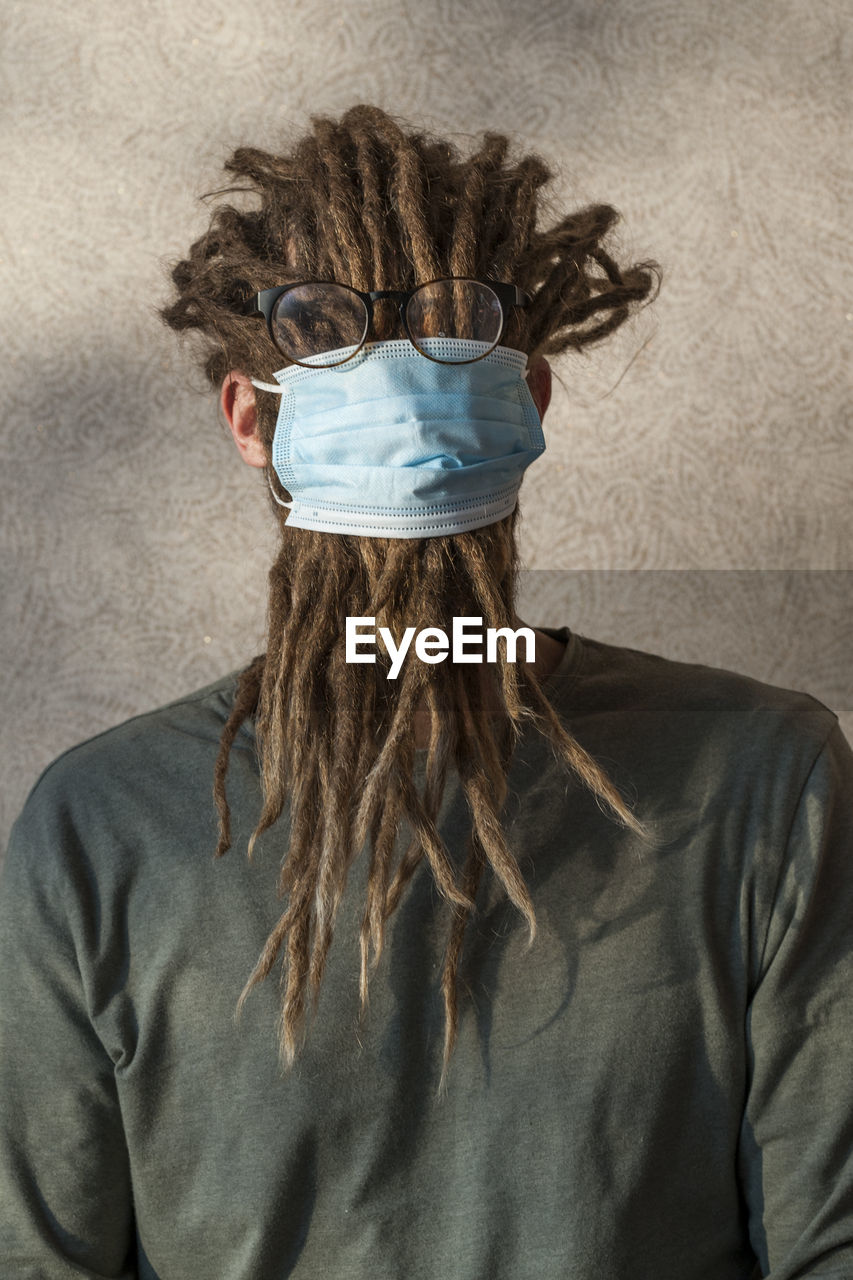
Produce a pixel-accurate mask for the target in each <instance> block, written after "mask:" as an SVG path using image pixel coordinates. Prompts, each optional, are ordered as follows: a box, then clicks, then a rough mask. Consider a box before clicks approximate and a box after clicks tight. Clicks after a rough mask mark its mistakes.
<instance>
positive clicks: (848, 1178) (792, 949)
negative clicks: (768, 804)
mask: <svg viewBox="0 0 853 1280" xmlns="http://www.w3.org/2000/svg"><path fill="white" fill-rule="evenodd" d="M746 1039H747V1052H748V1067H749V1089H748V1095H747V1100H746V1108H745V1113H744V1122H743V1127H742V1131H741V1142H740V1175H741V1179H742V1183H743V1187H744V1192H745V1196H746V1200H747V1204H748V1208H749V1231H750V1238H751V1241H752V1246H753V1249H754V1250H755V1253H756V1256H757V1257H758V1259H759V1261H760V1263H761V1267H762V1273H763V1275H764V1276H767V1277H771V1278H772V1280H805V1277H812V1276H814V1277H818V1276H819V1277H825V1278H827V1280H828V1278H829V1277H838V1278H839V1280H840V1278H841V1277H845V1278H847V1280H849V1277H850V1276H852V1275H853V753H851V750H850V746H849V745H848V743H847V741H846V740H845V738H844V736H843V734H842V733H841V730H840V729H839V727H838V725H837V724H836V725H835V727H834V728H833V729H832V731H831V732H830V735H829V737H828V739H827V740H826V743H825V744H824V746H823V749H822V750H821V752H820V754H819V755H818V757H817V759H816V761H815V763H814V765H813V766H812V768H811V771H810V773H809V776H808V778H807V780H806V782H805V785H804V786H803V789H802V791H801V793H800V795H799V798H798V799H797V802H796V809H795V812H794V815H793V821H792V822H791V826H790V831H789V835H788V840H787V846H786V850H785V858H784V861H783V864H782V868H781V871H780V873H779V882H778V885H777V888H776V893H775V898H774V902H773V907H772V911H771V912H770V915H769V920H768V925H767V930H766V934H765V940H764V947H763V956H762V959H761V964H760V972H759V978H758V981H757V984H756V986H755V989H754V992H753V997H752V1000H751V1003H750V1007H749V1011H748V1014H747V1025H746Z"/></svg>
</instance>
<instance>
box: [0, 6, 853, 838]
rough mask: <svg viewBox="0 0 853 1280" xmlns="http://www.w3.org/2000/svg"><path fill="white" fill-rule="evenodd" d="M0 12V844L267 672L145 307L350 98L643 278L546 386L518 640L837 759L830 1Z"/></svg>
mask: <svg viewBox="0 0 853 1280" xmlns="http://www.w3.org/2000/svg"><path fill="white" fill-rule="evenodd" d="M0 23H2V40H0V48H2V61H3V74H4V85H5V87H4V93H3V102H4V106H3V108H2V110H3V128H2V132H1V133H0V158H2V175H3V180H2V184H0V186H2V188H3V193H2V202H3V213H2V240H1V241H0V273H2V297H3V300H4V306H3V311H2V314H3V323H2V334H3V357H2V360H0V378H2V382H3V388H2V401H0V403H2V405H3V409H4V428H3V435H2V474H0V500H2V538H3V545H2V560H1V561H0V571H1V572H2V584H0V585H1V586H2V646H3V715H2V718H0V733H2V744H1V745H0V750H2V761H3V787H2V809H0V835H3V836H5V832H6V830H7V829H8V826H9V824H10V822H11V820H12V819H13V817H14V815H15V814H16V813H17V811H18V810H19V808H20V805H21V803H22V802H23V799H24V797H25V795H26V792H27V791H28V790H29V788H30V786H31V785H32V784H33V782H34V781H35V779H36V777H37V775H38V773H39V772H40V770H41V769H42V768H43V767H44V766H45V765H46V764H47V763H48V761H49V760H51V759H52V758H53V757H54V756H55V755H57V754H58V753H59V752H60V751H62V750H64V749H65V748H67V747H68V746H70V745H72V744H73V743H75V742H77V741H80V740H81V739H83V738H86V737H89V736H91V735H93V734H95V733H98V732H100V731H101V730H103V729H105V728H108V727H109V726H111V725H113V724H115V723H117V722H119V721H120V720H122V719H124V718H126V717H128V716H131V715H134V714H135V713H137V712H140V711H143V710H145V709H148V708H151V707H154V706H156V705H159V704H161V703H163V702H166V701H168V700H170V699H172V698H175V697H177V696H179V695H180V694H181V693H183V692H186V691H188V690H191V689H192V688H194V687H198V686H201V685H203V684H206V683H208V682H209V681H212V680H214V679H216V678H217V677H218V676H219V675H220V674H223V673H224V672H225V671H228V670H230V669H232V668H234V667H236V666H238V665H239V664H241V663H243V662H244V661H246V660H247V659H248V658H249V657H251V656H252V655H253V654H254V653H256V652H258V651H259V650H260V649H261V648H262V647H263V639H262V637H263V615H264V596H265V577H266V570H267V566H268V564H269V561H270V558H271V554H272V548H273V543H272V539H271V532H270V521H269V517H268V514H267V507H266V499H265V492H264V488H263V481H262V480H260V479H259V477H258V476H257V474H256V473H250V472H249V470H248V469H247V468H244V467H243V466H242V464H241V463H240V461H239V459H238V457H237V454H236V451H235V450H234V448H233V445H232V444H231V442H230V438H228V437H226V434H225V432H224V430H223V428H222V427H220V426H219V424H218V422H217V414H216V406H215V401H214V399H213V397H211V396H210V395H209V394H208V393H207V392H206V391H205V390H204V388H203V386H202V384H201V382H200V380H199V379H198V377H197V376H196V375H194V374H192V373H191V371H190V369H189V365H188V364H187V363H185V362H183V360H182V357H181V356H180V354H179V352H177V351H176V350H175V347H174V340H173V337H172V335H171V334H170V333H169V332H168V331H167V330H165V329H163V328H162V327H161V325H160V323H159V321H158V320H157V318H156V315H155V314H154V307H155V306H156V305H157V304H158V303H159V302H160V301H161V300H162V299H163V298H164V296H165V293H166V289H165V283H164V281H165V277H164V264H165V263H166V262H168V260H169V259H171V258H173V257H175V256H177V255H179V254H181V253H182V252H183V251H184V250H185V249H186V247H187V246H188V245H189V243H190V240H191V238H192V237H193V236H194V235H196V234H198V233H199V231H200V229H201V227H202V225H203V223H204V221H205V214H204V211H203V209H202V207H201V206H198V205H197V204H196V203H195V197H196V196H197V194H199V193H200V192H203V191H205V190H211V189H212V188H214V187H216V186H217V185H218V184H219V175H220V163H221V161H222V159H224V157H225V156H226V155H227V153H228V151H229V150H230V149H231V148H232V147H233V146H235V145H237V144H239V143H241V142H253V143H258V144H260V145H266V146H272V147H274V146H275V145H276V144H277V142H278V141H280V139H281V137H282V134H283V132H284V131H289V130H290V129H291V128H302V127H304V126H305V125H306V124H307V120H308V116H309V115H310V114H311V113H314V112H328V113H331V114H335V113H339V112H341V111H343V110H344V109H345V108H346V107H347V106H349V105H351V104H352V103H353V102H356V101H372V102H376V103H378V104H379V105H380V106H382V107H384V108H386V109H387V110H390V111H392V112H395V113H397V114H400V115H403V116H405V117H407V118H408V119H410V120H412V121H413V122H422V123H424V124H426V125H427V126H429V127H431V128H434V129H436V130H439V131H442V132H445V133H449V134H451V135H453V136H454V137H456V139H457V140H458V141H460V142H461V143H463V144H464V143H465V142H466V138H465V136H464V135H468V134H474V135H476V134H479V132H480V131H482V130H483V129H499V130H503V131H506V132H509V133H511V134H512V135H513V136H514V137H515V138H516V139H517V142H518V144H519V146H521V147H524V148H529V149H535V150H537V151H539V152H540V153H541V154H543V155H545V156H546V157H548V158H549V159H550V160H551V161H552V162H553V163H554V166H555V169H556V170H557V172H558V177H557V181H556V183H555V191H556V192H557V194H558V195H560V196H561V197H562V198H564V199H565V202H566V203H567V205H574V204H577V203H580V202H582V201H585V200H592V199H602V200H606V201H609V202H611V203H613V204H615V205H616V206H617V207H618V208H620V209H621V210H622V212H623V215H624V223H623V226H622V230H621V247H622V250H623V251H624V252H625V253H626V254H629V255H630V254H633V255H636V256H638V257H640V256H653V257H656V258H657V259H658V260H659V261H660V262H661V264H662V265H663V267H664V271H665V279H664V286H663V290H662V293H661V296H660V299H659V301H658V302H657V303H656V304H655V307H654V309H653V311H647V312H645V313H644V314H643V316H642V318H641V320H640V321H639V322H638V324H637V325H636V326H635V327H634V328H633V330H632V331H631V332H630V333H625V334H623V335H621V336H620V337H619V338H618V340H617V341H616V342H615V343H614V344H613V345H612V346H610V347H608V348H606V349H603V350H602V351H601V352H599V353H597V354H595V355H594V356H591V357H588V358H585V359H564V358H561V359H560V360H558V361H556V362H555V372H556V373H558V374H559V376H560V379H561V383H562V385H555V394H554V399H553V402H552V405H551V407H550V409H549V411H548V414H547V417H546V419H545V431H546V437H547V440H548V449H547V452H546V454H545V455H544V457H543V459H542V460H541V461H539V462H537V464H536V466H535V467H533V468H532V469H531V470H530V471H529V472H528V473H527V478H526V480H525V484H524V487H523V490H522V507H523V511H524V520H523V526H522V529H523V531H522V550H523V554H524V558H525V561H526V564H527V565H528V567H529V569H530V571H531V572H530V574H529V576H528V579H527V581H526V584H525V591H526V592H527V595H526V597H525V598H526V600H527V601H528V604H529V607H527V606H526V613H525V616H526V617H527V619H528V620H529V621H531V622H533V623H537V624H545V625H548V624H551V625H562V624H564V623H568V624H569V625H571V626H572V627H573V628H574V629H575V630H577V631H580V632H581V633H582V634H587V635H595V636H597V637H598V638H600V639H605V640H610V641H613V642H616V643H622V644H629V645H632V646H633V647H635V648H646V649H651V650H653V651H656V652H658V653H663V654H666V655H668V656H672V657H677V658H682V659H686V660H689V661H697V662H707V663H710V664H711V665H724V666H729V667H735V668H737V669H740V670H744V671H748V672H749V673H750V674H752V675H756V676H758V677H759V678H761V679H766V680H769V681H771V682H773V683H778V684H785V685H788V686H789V687H796V688H803V689H806V690H808V691H809V692H812V693H814V694H815V696H817V697H820V698H821V699H822V700H823V701H826V702H827V703H828V704H829V705H830V706H832V707H833V709H834V710H836V711H838V712H839V713H840V714H841V716H842V721H843V722H844V723H845V727H846V729H847V732H848V735H849V734H850V732H851V728H853V678H852V677H851V653H853V502H851V492H853V488H852V487H851V482H852V481H853V440H851V408H850V404H851V397H850V369H851V358H850V357H851V345H853V344H851V338H852V337H853V289H851V275H853V272H851V257H853V255H851V201H850V195H851V186H853V183H851V171H850V166H849V160H850V156H851V128H850V116H851V111H850V108H851V84H853V68H852V67H851V62H853V57H852V56H851V53H853V48H852V47H851V46H853V36H851V25H850V21H849V9H848V7H847V5H846V4H845V3H844V0H755V2H751V3H744V0H718V2H715V3H713V4H709V3H708V2H707V0H701V3H700V2H699V0H642V3H641V2H640V0H578V2H569V0H561V2H556V3H555V2H554V0H513V2H512V3H508V2H506V0H464V2H463V0H436V2H435V3H419V4H415V3H413V2H412V3H404V2H403V0H388V2H383V0H367V2H361V3H359V2H355V3H346V4H344V3H340V4H329V3H327V2H326V0H297V2H296V3H279V4H272V3H264V2H261V0H227V3H226V0H205V3H204V4H202V3H200V0H185V2H184V3H173V2H167V0H153V2H152V3H148V4H146V5H144V6H140V5H138V4H136V3H130V0H110V2H109V3H107V2H106V0H100V2H98V0H94V2H90V3H86V4H83V3H82V2H79V3H76V4H75V3H72V2H71V0H65V2H64V3H63V2H62V0H60V2H59V3H58V4H57V3H56V0H28V2H23V3H17V4H14V3H8V2H7V4H6V6H5V8H4V11H3V13H2V14H0ZM270 372H272V371H270Z"/></svg>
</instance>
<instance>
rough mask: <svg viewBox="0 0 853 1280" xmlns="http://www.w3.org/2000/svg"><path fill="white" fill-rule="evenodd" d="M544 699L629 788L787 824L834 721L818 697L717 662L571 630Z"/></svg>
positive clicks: (733, 818) (836, 735)
mask: <svg viewBox="0 0 853 1280" xmlns="http://www.w3.org/2000/svg"><path fill="white" fill-rule="evenodd" d="M574 640H575V641H576V642H577V643H576V652H575V658H574V661H573V662H572V663H571V664H570V667H569V669H568V670H566V671H565V674H564V676H563V678H562V679H559V678H558V679H557V680H555V681H554V683H553V686H551V685H549V690H548V692H549V696H550V697H551V700H552V702H553V704H554V706H555V709H556V710H557V711H558V712H559V714H560V716H561V718H563V719H564V721H565V723H566V724H567V726H568V727H569V728H570V730H571V731H572V732H573V733H575V734H576V736H577V737H578V739H579V740H580V742H581V743H582V745H584V746H585V747H586V748H587V750H589V751H590V752H591V754H592V755H593V756H594V757H595V758H596V759H597V760H599V761H600V762H601V763H602V764H603V765H604V767H605V768H606V769H608V770H609V772H610V774H611V777H613V779H614V781H616V782H617V785H618V784H620V783H621V784H623V785H624V787H625V789H626V792H627V794H628V795H630V796H634V797H638V798H639V797H643V796H645V797H646V798H647V799H648V801H649V803H650V804H651V806H652V808H662V809H668V810H672V809H674V808H679V807H684V808H685V809H688V810H689V811H690V812H692V813H694V814H699V813H704V814H706V815H709V816H710V815H711V814H714V815H716V817H717V818H718V819H719V821H720V822H721V823H722V822H728V823H732V822H735V823H737V822H743V821H745V820H746V819H747V818H749V820H750V821H753V820H756V821H757V820H758V819H759V817H761V815H764V816H765V818H766V820H767V821H772V822H773V824H774V825H775V829H776V830H777V831H780V830H781V829H782V828H784V826H785V824H787V823H790V821H791V819H792V816H793V812H794V810H795V808H796V805H797V803H798V800H799V797H800V795H801V793H802V789H803V787H804V785H805V782H806V779H807V778H808V777H809V774H810V773H811V771H812V769H813V768H814V766H815V763H816V761H817V760H818V758H819V757H820V756H821V753H822V752H823V751H824V748H825V747H826V746H827V744H832V743H833V742H837V741H838V740H839V739H840V740H841V742H842V743H843V741H844V739H843V736H842V735H841V732H840V729H839V728H838V717H837V716H836V714H835V713H834V712H833V711H832V710H830V708H828V707H826V706H824V704H823V703H822V702H820V701H819V700H818V699H817V698H814V697H812V696H811V695H810V694H808V693H803V692H800V691H798V690H793V689H785V688H782V687H779V686H776V685H773V684H769V683H765V682H764V681H761V680H757V679H755V678H753V677H752V676H748V675H743V674H741V673H739V672H736V671H729V670H725V669H723V668H719V667H711V666H707V665H704V664H701V663H692V662H678V661H675V660H673V659H670V658H664V657H662V656H660V655H659V654H655V653H648V652H644V651H642V650H638V649H631V648H627V647H623V646H618V645H611V644H605V643H603V642H602V641H598V640H594V639H589V638H587V637H582V636H576V637H574Z"/></svg>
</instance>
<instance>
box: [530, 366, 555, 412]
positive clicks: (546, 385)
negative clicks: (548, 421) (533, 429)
mask: <svg viewBox="0 0 853 1280" xmlns="http://www.w3.org/2000/svg"><path fill="white" fill-rule="evenodd" d="M525 377H526V378H527V385H528V387H529V388H530V394H531V395H532V396H533V403H534V404H535V405H536V408H537V409H538V410H539V417H540V419H541V418H544V417H545V410H546V409H547V408H548V405H549V404H550V403H551V366H550V365H549V363H548V361H547V360H546V359H545V357H544V356H536V357H535V359H533V360H532V361H530V363H529V364H528V367H527V373H526V374H525Z"/></svg>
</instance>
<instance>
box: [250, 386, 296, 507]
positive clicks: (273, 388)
mask: <svg viewBox="0 0 853 1280" xmlns="http://www.w3.org/2000/svg"><path fill="white" fill-rule="evenodd" d="M249 381H250V382H251V384H252V386H253V387H257V388H258V390H259V391H274V392H277V394H278V395H281V394H282V392H283V391H284V387H280V386H279V385H278V383H277V382H259V381H258V379H257V378H250V379H249ZM266 477H267V484H268V485H269V487H270V493H271V494H272V496H273V498H274V499H275V500H276V502H277V503H278V505H279V506H280V507H287V508H288V509H290V508H291V507H292V506H293V503H292V502H285V500H284V498H280V497H279V496H278V494H277V493H276V491H275V489H274V488H273V487H272V476H271V475H270V473H269V472H268V471H267V472H266Z"/></svg>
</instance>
